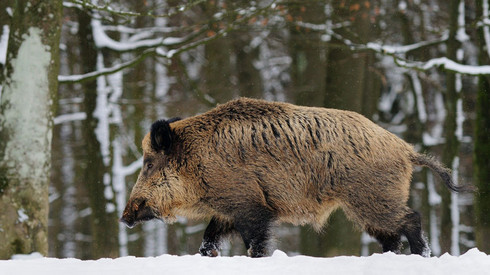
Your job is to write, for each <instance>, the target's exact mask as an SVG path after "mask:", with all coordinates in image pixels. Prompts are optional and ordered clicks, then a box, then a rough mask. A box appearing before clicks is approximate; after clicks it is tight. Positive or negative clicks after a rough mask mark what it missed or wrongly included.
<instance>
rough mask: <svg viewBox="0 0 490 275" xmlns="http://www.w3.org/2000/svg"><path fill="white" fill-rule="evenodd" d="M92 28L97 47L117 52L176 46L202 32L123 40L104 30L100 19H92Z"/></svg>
mask: <svg viewBox="0 0 490 275" xmlns="http://www.w3.org/2000/svg"><path fill="white" fill-rule="evenodd" d="M92 30H93V36H94V41H95V45H96V46H97V48H100V49H102V48H108V49H111V50H113V51H116V52H127V51H135V50H138V49H147V48H152V47H159V46H166V47H171V46H176V45H179V44H182V43H185V42H186V41H190V40H192V39H194V38H195V37H196V36H198V35H199V34H201V33H202V31H197V32H193V33H191V34H189V35H187V36H185V37H165V38H164V37H159V38H153V39H144V40H136V41H128V42H121V41H116V40H114V39H112V38H110V37H109V36H108V35H107V34H106V33H105V31H104V27H103V25H102V23H101V22H100V20H98V19H93V20H92Z"/></svg>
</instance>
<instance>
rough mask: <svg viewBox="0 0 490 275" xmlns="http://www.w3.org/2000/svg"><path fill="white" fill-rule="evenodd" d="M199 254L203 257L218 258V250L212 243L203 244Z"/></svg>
mask: <svg viewBox="0 0 490 275" xmlns="http://www.w3.org/2000/svg"><path fill="white" fill-rule="evenodd" d="M199 253H201V256H208V257H218V248H217V246H216V245H215V244H212V243H202V244H201V247H199Z"/></svg>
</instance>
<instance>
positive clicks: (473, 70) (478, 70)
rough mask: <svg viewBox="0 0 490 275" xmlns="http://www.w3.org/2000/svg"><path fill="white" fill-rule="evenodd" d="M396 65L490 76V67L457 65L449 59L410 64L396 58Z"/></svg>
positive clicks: (441, 58)
mask: <svg viewBox="0 0 490 275" xmlns="http://www.w3.org/2000/svg"><path fill="white" fill-rule="evenodd" d="M394 58H395V63H396V64H397V65H398V66H400V67H404V68H408V69H416V70H420V71H427V70H429V69H432V68H434V67H441V68H443V69H445V70H448V71H452V72H455V73H461V74H467V75H490V66H489V65H486V66H471V65H464V64H460V63H457V62H455V61H453V60H451V59H449V58H447V57H439V58H434V59H430V60H429V61H426V62H409V61H406V60H401V59H398V58H396V57H395V56H394Z"/></svg>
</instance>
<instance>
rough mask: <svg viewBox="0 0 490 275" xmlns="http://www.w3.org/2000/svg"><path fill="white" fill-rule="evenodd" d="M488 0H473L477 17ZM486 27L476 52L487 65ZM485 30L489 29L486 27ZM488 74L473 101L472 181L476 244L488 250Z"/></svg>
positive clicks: (479, 81) (489, 90)
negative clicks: (475, 100)
mask: <svg viewBox="0 0 490 275" xmlns="http://www.w3.org/2000/svg"><path fill="white" fill-rule="evenodd" d="M484 3H485V4H487V6H486V8H487V9H488V3H489V1H488V0H483V1H476V13H477V14H476V18H478V19H480V18H482V17H483V8H484V5H483V4H484ZM484 29H485V27H483V26H480V27H479V29H478V42H479V49H480V52H479V54H478V63H479V64H480V65H487V64H489V63H490V57H489V56H488V54H487V51H486V50H485V48H486V47H488V46H489V45H486V43H485V38H484V33H483V32H484V31H485V30H484ZM487 31H488V30H487ZM489 106H490V77H489V76H488V75H487V76H483V75H482V76H479V78H478V95H477V102H476V121H475V149H474V150H475V151H474V166H475V178H476V179H475V182H476V184H475V185H476V186H477V187H478V192H476V193H475V197H476V198H475V213H476V218H477V221H476V230H475V233H476V234H475V235H476V245H477V247H478V249H480V250H481V251H484V252H486V253H490V184H489V182H490V172H489V171H490V134H489V131H490V109H489V108H488V107H489Z"/></svg>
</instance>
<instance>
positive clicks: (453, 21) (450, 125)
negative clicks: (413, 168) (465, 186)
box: [440, 0, 460, 253]
mask: <svg viewBox="0 0 490 275" xmlns="http://www.w3.org/2000/svg"><path fill="white" fill-rule="evenodd" d="M459 1H460V0H451V1H450V4H449V38H448V41H447V57H448V58H450V59H452V60H456V51H457V50H458V48H459V45H460V44H459V42H458V40H457V39H456V33H457V30H458V6H459ZM458 98H459V95H458V93H457V92H456V74H455V73H453V72H447V73H446V94H445V105H446V112H447V116H446V120H445V123H444V131H445V133H446V143H445V145H444V154H443V162H444V164H446V166H448V167H452V163H453V160H454V158H455V157H456V156H457V155H458V152H459V140H458V138H457V137H456V134H455V132H456V103H457V101H458ZM440 194H441V197H442V204H441V207H442V214H441V236H440V242H441V249H442V250H441V253H445V252H450V251H451V230H452V222H451V208H450V207H451V193H450V192H449V190H448V189H447V188H444V187H443V188H441V189H440Z"/></svg>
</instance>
